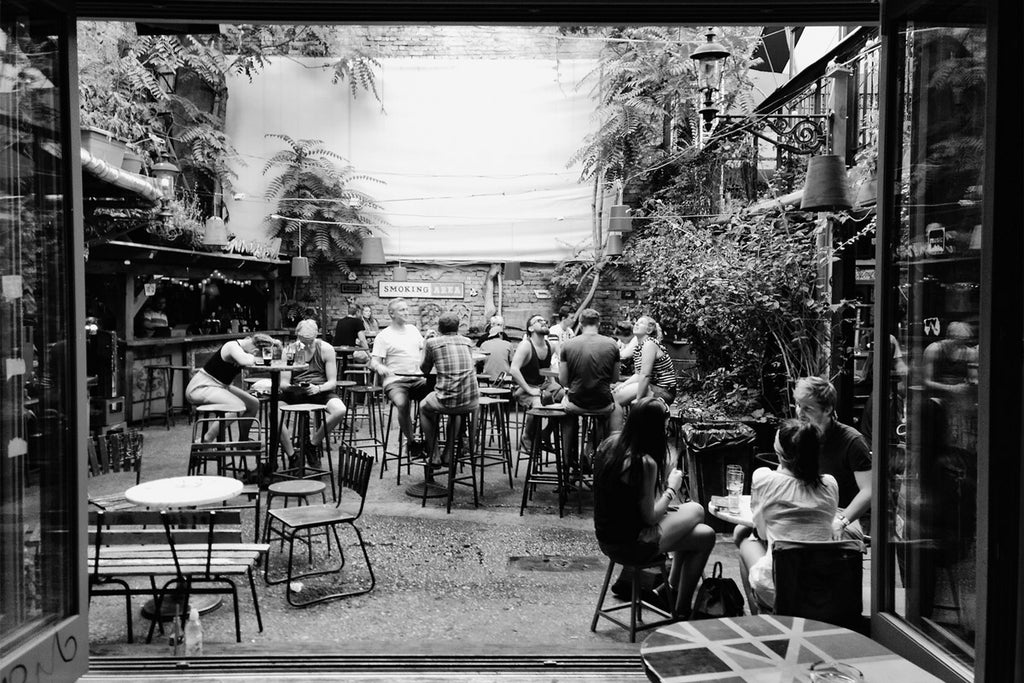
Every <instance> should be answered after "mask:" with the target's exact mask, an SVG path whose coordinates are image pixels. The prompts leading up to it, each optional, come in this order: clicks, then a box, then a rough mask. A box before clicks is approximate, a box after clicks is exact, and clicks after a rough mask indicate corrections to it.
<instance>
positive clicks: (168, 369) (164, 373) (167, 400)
mask: <svg viewBox="0 0 1024 683" xmlns="http://www.w3.org/2000/svg"><path fill="white" fill-rule="evenodd" d="M145 367H146V393H145V395H144V396H143V399H142V426H143V427H145V426H146V424H147V423H148V422H149V419H150V418H151V417H153V401H159V400H160V398H161V397H159V396H156V397H155V396H153V389H154V386H153V385H154V384H156V382H155V378H156V376H157V375H159V376H160V377H161V379H162V381H163V385H164V395H163V401H164V412H163V415H162V416H161V415H157V416H156V417H163V418H164V426H165V427H166V428H167V429H170V428H171V427H172V426H173V425H174V373H175V372H176V371H180V372H181V373H182V378H181V388H182V391H184V389H185V385H186V384H188V378H189V375H190V374H191V373H192V368H191V367H189V366H188V365H163V364H161V365H147V366H145ZM186 405H187V404H186Z"/></svg>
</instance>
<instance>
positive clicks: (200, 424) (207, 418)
mask: <svg viewBox="0 0 1024 683" xmlns="http://www.w3.org/2000/svg"><path fill="white" fill-rule="evenodd" d="M243 412H245V406H244V405H241V401H239V402H238V403H207V404H205V405H201V406H195V408H194V409H193V413H194V414H195V416H196V419H195V421H194V422H193V423H192V441H193V442H195V441H201V440H202V438H203V437H204V436H206V432H207V431H209V428H210V427H212V426H213V425H214V424H216V425H218V430H217V440H218V441H234V432H233V431H232V425H233V424H234V423H235V422H237V421H238V419H239V417H238V416H239V414H240V413H243Z"/></svg>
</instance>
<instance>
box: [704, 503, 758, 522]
mask: <svg viewBox="0 0 1024 683" xmlns="http://www.w3.org/2000/svg"><path fill="white" fill-rule="evenodd" d="M708 512H710V513H711V514H712V515H714V516H715V517H718V519H720V520H722V521H723V522H729V523H730V524H739V525H740V526H746V527H750V528H751V529H752V528H754V513H753V512H751V511H750V496H740V511H739V512H730V511H729V508H728V507H726V497H725V496H711V502H710V503H708Z"/></svg>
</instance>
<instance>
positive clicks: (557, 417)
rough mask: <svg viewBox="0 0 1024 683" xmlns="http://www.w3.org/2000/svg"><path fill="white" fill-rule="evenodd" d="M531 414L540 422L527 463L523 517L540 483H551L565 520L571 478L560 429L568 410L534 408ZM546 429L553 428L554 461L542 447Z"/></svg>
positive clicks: (560, 512) (521, 512)
mask: <svg viewBox="0 0 1024 683" xmlns="http://www.w3.org/2000/svg"><path fill="white" fill-rule="evenodd" d="M527 415H530V416H532V417H533V418H534V419H535V420H536V421H537V426H536V429H535V430H534V432H533V443H532V444H531V447H530V456H529V459H528V460H527V461H526V477H525V479H524V480H523V502H522V503H521V504H520V506H519V514H520V515H522V514H523V510H525V509H526V501H527V500H529V499H530V498H532V497H533V490H534V488H536V486H537V484H551V485H553V486H555V488H556V490H557V491H558V516H559V517H562V516H563V515H564V514H565V500H566V495H565V494H566V479H567V478H568V477H567V472H566V471H565V469H566V468H565V463H564V459H563V453H564V451H565V449H564V448H563V447H562V436H561V434H562V430H561V429H560V426H561V421H562V420H563V419H565V417H566V414H565V411H564V410H562V409H561V408H555V407H551V406H545V407H543V408H530V409H529V410H528V411H527ZM545 427H552V429H551V434H552V436H553V446H554V453H553V454H554V458H553V460H551V459H548V458H547V457H546V453H545V451H544V449H543V448H542V447H541V441H542V438H543V436H542V435H543V433H544V431H545ZM552 464H554V472H552V471H551V465H552Z"/></svg>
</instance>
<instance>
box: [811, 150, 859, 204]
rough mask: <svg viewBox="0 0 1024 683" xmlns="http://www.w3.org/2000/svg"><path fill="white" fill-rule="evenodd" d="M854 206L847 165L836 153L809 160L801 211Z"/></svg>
mask: <svg viewBox="0 0 1024 683" xmlns="http://www.w3.org/2000/svg"><path fill="white" fill-rule="evenodd" d="M850 208H853V203H852V202H851V201H850V189H849V181H848V180H847V178H846V165H845V164H844V163H843V159H842V157H840V156H839V155H836V154H823V155H821V156H816V157H811V158H810V159H808V161H807V180H806V181H805V183H804V196H803V199H802V200H801V202H800V210H801V211H838V210H841V209H850Z"/></svg>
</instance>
